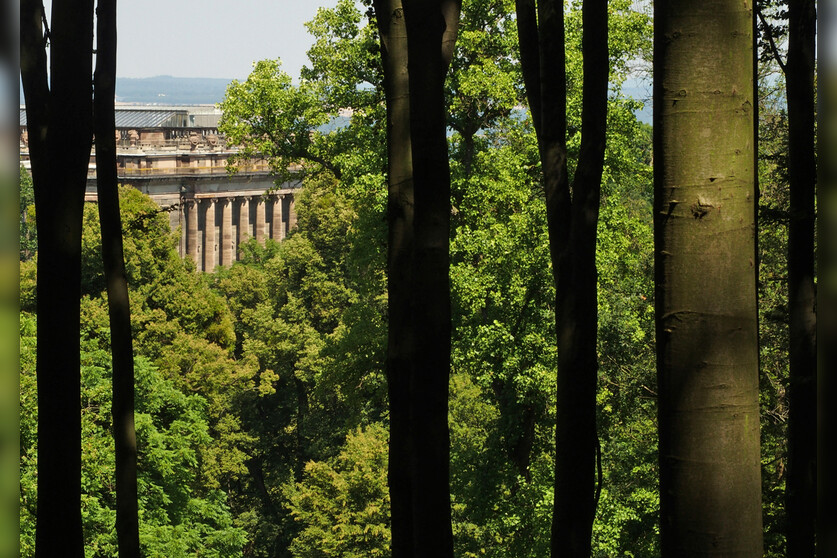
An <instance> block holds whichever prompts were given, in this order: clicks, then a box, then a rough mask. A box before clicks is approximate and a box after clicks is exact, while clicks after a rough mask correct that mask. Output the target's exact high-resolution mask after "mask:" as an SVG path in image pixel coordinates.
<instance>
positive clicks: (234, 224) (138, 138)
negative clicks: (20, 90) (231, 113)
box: [20, 105, 299, 271]
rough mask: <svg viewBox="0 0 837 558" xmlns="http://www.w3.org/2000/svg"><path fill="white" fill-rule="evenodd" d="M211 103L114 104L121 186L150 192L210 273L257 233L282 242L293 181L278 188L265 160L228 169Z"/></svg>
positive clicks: (91, 193) (188, 252)
mask: <svg viewBox="0 0 837 558" xmlns="http://www.w3.org/2000/svg"><path fill="white" fill-rule="evenodd" d="M219 118H220V111H219V110H218V109H216V108H214V107H212V106H198V107H182V106H171V107H164V106H158V105H153V106H126V105H117V108H116V130H115V132H114V133H115V137H116V140H117V172H118V176H119V180H120V182H121V183H123V184H127V185H131V186H133V187H134V188H136V189H138V190H140V191H141V192H143V193H145V194H148V195H149V196H150V197H151V199H153V200H154V201H155V202H157V204H158V205H160V207H161V208H163V209H166V210H168V212H169V221H170V224H171V226H172V229H173V230H180V244H179V250H180V255H181V256H182V257H191V258H192V259H193V260H194V261H195V264H196V265H197V268H198V269H199V270H202V271H212V270H214V269H215V267H216V266H218V265H225V266H228V265H230V264H232V262H233V261H235V260H237V259H238V257H239V250H238V246H239V245H240V244H241V243H242V242H244V241H245V240H246V239H247V238H250V237H255V238H256V239H257V240H258V241H259V242H262V243H264V240H265V239H266V238H272V239H274V240H277V241H280V240H282V239H283V238H285V236H286V235H287V234H288V232H289V231H290V230H291V229H292V228H293V227H295V226H296V213H295V211H294V192H295V190H296V189H297V188H298V187H299V182H298V181H292V182H286V183H284V184H281V185H279V186H277V185H276V184H275V183H274V178H273V174H272V173H271V172H270V169H269V168H268V165H267V163H266V162H265V161H263V160H259V159H253V160H250V161H248V163H247V164H244V165H239V170H238V172H236V173H234V174H231V173H229V172H228V171H227V168H226V163H227V159H228V158H229V157H230V155H232V154H233V153H235V149H233V148H230V147H228V146H227V145H226V141H225V140H224V137H223V136H222V135H220V134H219V133H218V120H219ZM20 160H21V163H22V164H23V165H24V166H28V162H29V146H28V132H27V128H26V112H25V110H24V108H23V107H21V109H20ZM85 199H86V201H90V202H95V201H96V199H97V195H96V154H95V150H94V151H93V152H92V153H91V157H90V167H89V171H88V179H87V194H86V196H85Z"/></svg>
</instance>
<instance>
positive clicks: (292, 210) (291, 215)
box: [288, 194, 296, 232]
mask: <svg viewBox="0 0 837 558" xmlns="http://www.w3.org/2000/svg"><path fill="white" fill-rule="evenodd" d="M295 198H296V196H295V195H294V194H291V201H290V203H289V204H288V232H290V231H292V230H293V229H295V228H296V207H295V202H294V200H295Z"/></svg>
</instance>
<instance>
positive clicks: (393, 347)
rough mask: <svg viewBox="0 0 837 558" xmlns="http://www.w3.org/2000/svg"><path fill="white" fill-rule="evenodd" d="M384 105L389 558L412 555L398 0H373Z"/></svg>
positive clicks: (403, 85)
mask: <svg viewBox="0 0 837 558" xmlns="http://www.w3.org/2000/svg"><path fill="white" fill-rule="evenodd" d="M374 6H375V15H376V18H377V24H378V33H379V35H380V42H381V58H382V62H383V67H384V90H385V93H386V103H387V170H388V190H389V191H388V198H387V223H388V238H387V247H388V251H387V281H388V285H387V291H388V313H389V327H388V331H389V334H388V340H387V358H386V371H387V386H388V387H387V389H388V395H389V406H390V417H389V423H390V441H389V464H388V469H387V478H388V483H389V492H390V509H391V514H392V556H393V558H403V557H407V556H411V555H412V551H411V547H412V541H413V519H412V517H413V511H412V510H413V506H412V475H411V473H410V454H411V449H410V447H411V443H410V438H411V428H410V406H411V398H410V377H411V376H412V373H413V372H412V358H413V353H414V352H415V331H414V328H413V323H412V315H413V308H412V297H411V294H412V292H413V283H412V269H413V250H414V243H415V241H414V232H413V217H414V215H413V212H414V192H413V163H412V151H411V142H410V87H409V77H408V75H409V74H408V69H407V27H406V25H405V22H404V10H403V8H402V6H401V1H400V0H375V2H374Z"/></svg>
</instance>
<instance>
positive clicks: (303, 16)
mask: <svg viewBox="0 0 837 558" xmlns="http://www.w3.org/2000/svg"><path fill="white" fill-rule="evenodd" d="M336 3H337V2H336V0H310V1H309V0H268V1H265V0H202V1H199V0H127V1H124V2H119V6H118V8H117V17H118V22H117V26H118V27H117V33H118V39H117V40H118V46H117V56H118V58H117V75H118V76H119V77H132V78H137V77H152V76H159V75H170V76H175V77H216V78H235V79H243V78H246V77H247V75H248V74H249V73H250V69H251V65H252V63H253V62H254V61H256V60H262V59H265V58H281V59H282V62H283V69H284V70H285V71H286V72H288V73H289V74H290V75H291V76H292V77H293V78H298V77H299V69H300V68H301V67H302V65H303V64H304V63H305V62H306V57H305V52H306V51H307V50H308V48H309V47H310V46H311V37H310V36H309V35H308V33H307V30H306V29H305V27H304V26H303V23H304V22H306V21H309V20H311V18H312V17H313V16H314V14H315V13H316V11H317V8H318V7H319V6H327V7H331V6H334V5H336Z"/></svg>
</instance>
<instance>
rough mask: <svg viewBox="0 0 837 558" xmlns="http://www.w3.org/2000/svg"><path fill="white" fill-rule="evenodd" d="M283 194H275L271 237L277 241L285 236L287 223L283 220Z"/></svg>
mask: <svg viewBox="0 0 837 558" xmlns="http://www.w3.org/2000/svg"><path fill="white" fill-rule="evenodd" d="M284 197H285V196H283V195H282V194H277V195H275V196H273V224H272V225H271V228H270V238H272V239H273V240H275V241H276V242H279V241H281V240H282V239H283V238H285V223H283V222H282V204H283V203H284V201H283V200H282V198H284Z"/></svg>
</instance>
